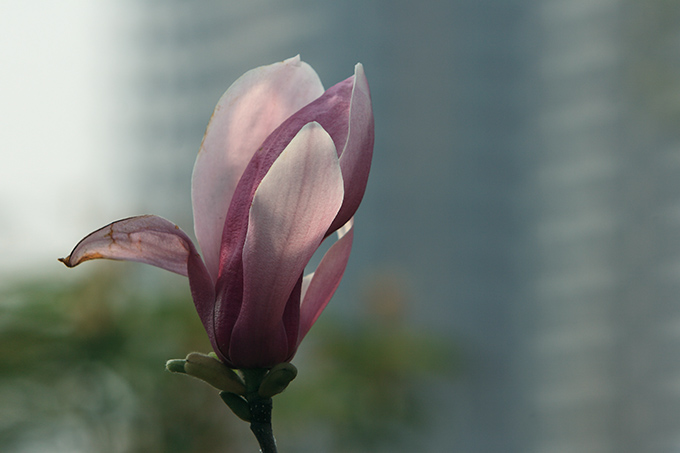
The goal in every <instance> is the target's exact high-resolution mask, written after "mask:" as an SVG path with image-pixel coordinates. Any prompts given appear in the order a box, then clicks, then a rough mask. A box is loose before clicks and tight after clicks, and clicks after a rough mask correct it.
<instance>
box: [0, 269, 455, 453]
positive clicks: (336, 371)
mask: <svg viewBox="0 0 680 453" xmlns="http://www.w3.org/2000/svg"><path fill="white" fill-rule="evenodd" d="M100 268H101V269H104V271H103V272H101V273H99V274H96V275H94V276H90V277H88V278H87V279H86V280H82V281H79V282H78V283H71V284H61V283H56V282H49V281H43V282H40V283H32V284H24V285H15V286H14V287H11V288H8V289H5V290H3V291H2V292H1V293H0V297H1V299H0V401H1V403H0V451H4V452H33V451H35V452H38V451H50V452H62V451H63V452H145V453H149V452H223V451H232V452H238V451H243V452H248V451H255V449H256V446H255V442H254V439H251V434H250V432H249V431H248V427H247V424H245V423H244V422H242V421H240V420H238V419H237V418H236V417H235V416H234V415H233V414H231V413H230V411H229V409H228V408H227V407H226V406H225V405H224V403H223V402H222V401H221V399H220V398H219V397H218V395H217V391H216V390H214V389H212V388H210V387H209V386H207V385H205V384H203V383H201V382H199V381H197V380H194V379H190V378H185V377H183V376H177V375H172V374H170V373H167V372H164V371H163V368H164V364H165V361H166V360H167V359H171V358H178V357H184V356H185V355H186V354H187V353H188V352H191V351H203V352H208V351H209V348H210V346H209V343H208V340H207V335H206V334H205V332H204V331H203V328H202V326H201V324H200V322H199V320H198V316H197V315H196V313H195V311H194V308H193V304H192V302H191V299H190V296H189V291H188V288H184V290H177V289H176V288H174V286H173V285H169V286H168V287H166V288H164V289H160V290H158V291H151V292H148V291H146V292H145V291H139V289H138V288H136V287H135V285H128V284H126V283H127V282H128V281H130V274H123V273H118V272H111V270H112V269H116V267H115V266H113V267H109V266H103V267H100ZM186 286H188V285H186ZM383 296H384V295H383ZM383 296H381V297H383ZM390 297H391V296H388V297H387V302H386V301H385V300H381V301H379V303H376V302H375V300H373V302H369V303H368V304H367V305H368V306H370V307H373V308H375V307H382V308H381V309H378V310H373V311H371V312H370V313H369V314H368V315H367V316H366V317H365V319H364V320H363V321H361V322H355V323H351V326H345V325H344V324H343V323H338V322H334V320H333V319H332V318H331V317H322V319H321V320H320V321H319V322H318V323H317V325H316V326H314V328H313V329H312V332H311V334H310V335H309V337H308V338H307V339H306V340H305V343H309V344H307V345H306V346H303V350H302V351H301V352H300V353H299V354H298V357H297V358H296V360H295V362H296V364H297V365H298V368H299V369H300V377H298V379H297V380H295V381H293V383H292V384H291V385H290V386H289V388H288V389H287V390H286V391H285V392H284V393H283V394H281V395H278V396H276V397H275V399H274V414H273V417H274V429H275V433H276V434H277V437H278V438H279V444H280V445H281V450H282V451H298V452H302V451H337V452H352V451H368V450H371V451H377V450H379V449H382V448H386V449H389V450H390V451H397V450H403V451H406V450H407V448H406V444H405V443H404V442H405V440H407V439H408V438H409V434H410V435H411V438H412V437H413V436H412V434H413V433H414V432H415V433H417V432H420V431H418V430H421V429H422V430H425V427H426V423H427V409H426V407H424V406H425V402H426V401H427V392H426V390H425V388H426V383H427V380H428V379H433V376H435V375H437V376H440V378H444V379H448V378H450V377H452V376H453V375H454V374H455V371H456V369H457V363H458V360H457V358H456V355H455V353H454V349H453V348H452V347H451V345H450V342H447V341H444V340H442V339H438V338H434V337H431V336H428V335H423V334H422V332H417V331H415V330H413V329H412V328H409V327H407V325H406V324H405V323H404V322H403V319H401V317H400V316H394V313H392V314H385V313H384V312H383V313H380V310H383V311H384V308H385V306H389V305H390V304H392V305H393V307H392V308H391V309H389V310H392V311H397V312H398V311H400V310H401V308H399V309H397V310H394V306H397V305H399V304H398V303H397V304H395V303H394V301H395V300H397V299H398V298H399V297H397V296H395V297H393V298H392V299H390ZM372 298H373V299H376V298H375V297H372ZM383 299H385V297H383ZM381 304H382V305H381ZM389 310H388V311H389ZM326 318H328V319H326ZM345 324H349V323H345ZM303 345H304V344H303ZM425 431H426V430H425ZM423 432H424V431H423ZM320 445H321V446H320ZM400 446H401V447H403V448H399V447H400Z"/></svg>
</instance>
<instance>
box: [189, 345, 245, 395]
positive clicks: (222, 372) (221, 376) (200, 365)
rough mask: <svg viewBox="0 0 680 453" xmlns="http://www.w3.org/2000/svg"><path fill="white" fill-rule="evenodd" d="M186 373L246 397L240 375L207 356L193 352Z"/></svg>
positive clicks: (218, 387) (220, 388) (217, 387)
mask: <svg viewBox="0 0 680 453" xmlns="http://www.w3.org/2000/svg"><path fill="white" fill-rule="evenodd" d="M184 372H185V373H186V374H188V375H190V376H193V377H195V378H198V379H201V380H202V381H205V382H207V383H208V384H210V385H212V386H213V387H215V388H216V389H219V390H223V391H225V392H231V393H235V394H238V395H245V393H246V386H245V384H244V383H243V380H242V379H241V378H240V377H239V375H238V374H236V373H235V372H234V370H232V369H231V368H229V367H227V366H226V365H225V364H224V363H222V362H220V361H219V360H217V359H215V358H213V357H211V356H209V355H205V354H201V353H198V352H192V353H191V354H189V355H188V356H187V358H186V363H185V364H184Z"/></svg>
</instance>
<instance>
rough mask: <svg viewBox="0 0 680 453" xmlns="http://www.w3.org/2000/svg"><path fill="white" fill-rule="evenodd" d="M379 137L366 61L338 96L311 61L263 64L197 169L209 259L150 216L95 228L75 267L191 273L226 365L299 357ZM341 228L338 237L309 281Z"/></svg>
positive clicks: (213, 130)
mask: <svg viewBox="0 0 680 453" xmlns="http://www.w3.org/2000/svg"><path fill="white" fill-rule="evenodd" d="M373 139H374V131H373V112H372V107H371V98H370V93H369V88H368V82H367V80H366V77H365V75H364V70H363V67H362V66H361V64H357V65H356V67H355V73H354V75H353V76H352V77H350V78H348V79H346V80H344V81H342V82H340V83H338V84H337V85H335V86H333V87H331V88H330V89H328V90H326V91H325V92H324V89H323V86H322V85H321V82H320V80H319V77H318V76H317V74H316V72H315V71H314V70H313V69H312V68H311V67H310V66H309V65H308V64H306V63H304V62H301V61H300V58H299V57H294V58H291V59H288V60H286V61H284V62H281V63H275V64H272V65H269V66H263V67H260V68H256V69H253V70H251V71H248V72H247V73H246V74H244V75H243V76H241V78H239V79H238V80H237V81H236V82H235V83H234V84H233V85H232V86H231V87H230V88H229V89H228V90H227V91H226V93H225V94H224V95H223V96H222V98H221V99H220V101H219V103H218V104H217V106H216V107H215V111H214V113H213V116H212V118H211V120H210V123H209V124H208V128H207V130H206V133H205V137H204V138H203V143H202V144H201V149H200V151H199V153H198V157H197V159H196V164H195V166H194V172H193V179H192V202H193V209H194V229H195V232H196V237H197V239H198V243H199V244H200V247H201V250H202V252H203V259H202V258H201V256H200V255H199V254H198V251H197V250H196V247H195V246H194V244H193V242H192V241H191V239H190V238H189V237H188V236H187V235H186V234H185V233H184V232H183V231H182V230H180V229H179V227H177V226H176V225H174V224H173V223H171V222H169V221H167V220H165V219H163V218H160V217H157V216H153V215H147V216H140V217H131V218H128V219H124V220H119V221H117V222H114V223H112V224H110V225H107V226H105V227H103V228H101V229H99V230H97V231H95V232H93V233H91V234H90V235H89V236H87V237H85V238H84V239H83V240H82V241H80V243H78V245H76V247H75V249H73V252H71V254H70V255H69V256H68V257H66V258H63V259H62V261H63V262H64V263H65V264H66V265H67V266H69V267H73V266H76V265H78V264H80V263H82V262H83V261H87V260H91V259H99V258H106V259H114V260H128V261H138V262H143V263H147V264H151V265H154V266H157V267H160V268H163V269H167V270H169V271H172V272H176V273H178V274H181V275H185V276H188V277H189V284H190V287H191V294H192V296H193V299H194V303H195V305H196V310H197V311H198V315H199V317H200V318H201V321H202V322H203V326H204V327H205V330H206V331H207V332H208V336H209V337H210V341H211V343H212V346H213V348H214V350H215V352H216V353H217V355H218V356H219V357H220V358H221V359H222V360H223V361H224V362H225V363H227V364H228V365H229V366H231V367H233V368H242V369H246V368H260V367H271V366H273V365H275V364H277V363H281V362H286V361H289V360H291V359H292V357H293V355H294V354H295V352H296V350H297V348H298V346H299V344H300V342H301V341H302V339H303V338H304V337H305V335H306V334H307V332H308V331H309V329H310V328H311V326H312V324H314V322H315V321H316V319H317V318H318V317H319V315H320V314H321V312H322V311H323V309H324V308H325V307H326V304H327V303H328V301H329V300H330V298H331V296H332V295H333V293H334V292H335V290H336V289H337V287H338V285H339V283H340V279H341V278H342V275H343V273H344V270H345V267H346V265H347V260H348V258H349V253H350V250H351V247H352V237H353V232H352V222H353V219H352V216H353V215H354V212H355V211H356V210H357V208H358V206H359V203H360V202H361V199H362V197H363V194H364V190H365V188H366V181H367V179H368V172H369V169H370V165H371V157H372V153H373ZM333 233H337V240H336V241H335V243H334V244H333V245H332V246H331V247H330V248H329V250H328V251H327V252H326V254H325V255H324V257H323V259H322V260H321V262H320V264H319V266H318V267H317V268H316V270H315V271H314V272H313V273H310V274H309V275H306V276H304V270H305V266H306V265H307V264H308V262H309V260H310V258H311V257H312V255H313V254H314V252H315V251H316V250H317V248H318V247H319V245H320V244H321V242H322V241H323V240H324V239H325V238H326V237H328V236H330V235H332V234H333Z"/></svg>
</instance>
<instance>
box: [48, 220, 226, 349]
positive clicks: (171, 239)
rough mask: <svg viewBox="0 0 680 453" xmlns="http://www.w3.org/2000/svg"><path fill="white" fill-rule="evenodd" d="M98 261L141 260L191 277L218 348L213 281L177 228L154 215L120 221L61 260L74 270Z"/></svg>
mask: <svg viewBox="0 0 680 453" xmlns="http://www.w3.org/2000/svg"><path fill="white" fill-rule="evenodd" d="M94 259H110V260H125V261H137V262H140V263H146V264H151V265H152V266H156V267H160V268H162V269H166V270H169V271H172V272H176V273H178V274H180V275H184V276H188V277H189V285H190V287H191V295H192V297H193V299H194V304H195V305H196V310H197V311H198V315H199V317H200V319H201V321H202V322H203V325H204V327H205V329H206V331H207V332H208V336H209V337H210V340H211V342H212V343H213V346H215V344H216V343H215V334H214V330H215V329H214V323H213V318H214V316H213V308H214V304H215V288H214V285H213V282H212V278H211V277H210V274H208V271H207V269H206V267H205V265H204V264H203V260H202V259H201V257H200V255H199V254H198V252H197V251H196V247H194V244H193V242H191V239H189V237H188V236H187V235H186V233H184V231H182V230H180V229H179V227H178V226H177V225H175V224H173V223H172V222H169V221H168V220H165V219H163V218H161V217H158V216H154V215H145V216H140V217H130V218H128V219H123V220H119V221H117V222H113V223H111V224H109V225H107V226H105V227H103V228H100V229H99V230H97V231H95V232H94V233H91V234H90V235H88V236H86V237H85V238H84V239H83V240H82V241H80V242H79V243H78V245H76V247H75V248H74V249H73V251H72V252H71V254H70V255H69V256H67V257H66V258H61V259H60V261H62V262H63V263H64V264H66V265H67V266H68V267H74V266H77V265H78V264H80V263H82V262H84V261H89V260H94Z"/></svg>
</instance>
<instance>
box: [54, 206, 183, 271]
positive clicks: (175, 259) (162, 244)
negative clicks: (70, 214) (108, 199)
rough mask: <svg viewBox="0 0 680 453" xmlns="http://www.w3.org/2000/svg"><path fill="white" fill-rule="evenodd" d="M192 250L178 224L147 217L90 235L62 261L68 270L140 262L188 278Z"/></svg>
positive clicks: (131, 218)
mask: <svg viewBox="0 0 680 453" xmlns="http://www.w3.org/2000/svg"><path fill="white" fill-rule="evenodd" d="M192 250H195V248H194V244H193V243H192V242H191V239H189V237H188V236H187V235H186V233H184V231H182V230H180V229H179V227H178V226H177V225H175V224H174V223H172V222H170V221H168V220H165V219H163V218H161V217H158V216H153V215H145V216H139V217H130V218H127V219H123V220H118V221H117V222H113V223H110V224H109V225H106V226H105V227H102V228H100V229H98V230H97V231H95V232H93V233H90V234H89V235H88V236H86V237H85V238H84V239H82V240H81V241H80V242H79V243H78V244H77V245H76V246H75V248H74V249H73V251H72V252H71V254H70V255H69V256H67V257H66V258H61V259H60V261H62V262H63V263H64V264H66V265H67V266H68V267H74V266H77V265H78V264H80V263H82V262H83V261H89V260H94V259H109V260H125V261H137V262H140V263H146V264H151V265H152V266H156V267H160V268H162V269H166V270H169V271H172V272H175V273H177V274H180V275H184V276H186V275H188V273H187V260H188V258H189V254H190V253H191V252H192Z"/></svg>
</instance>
